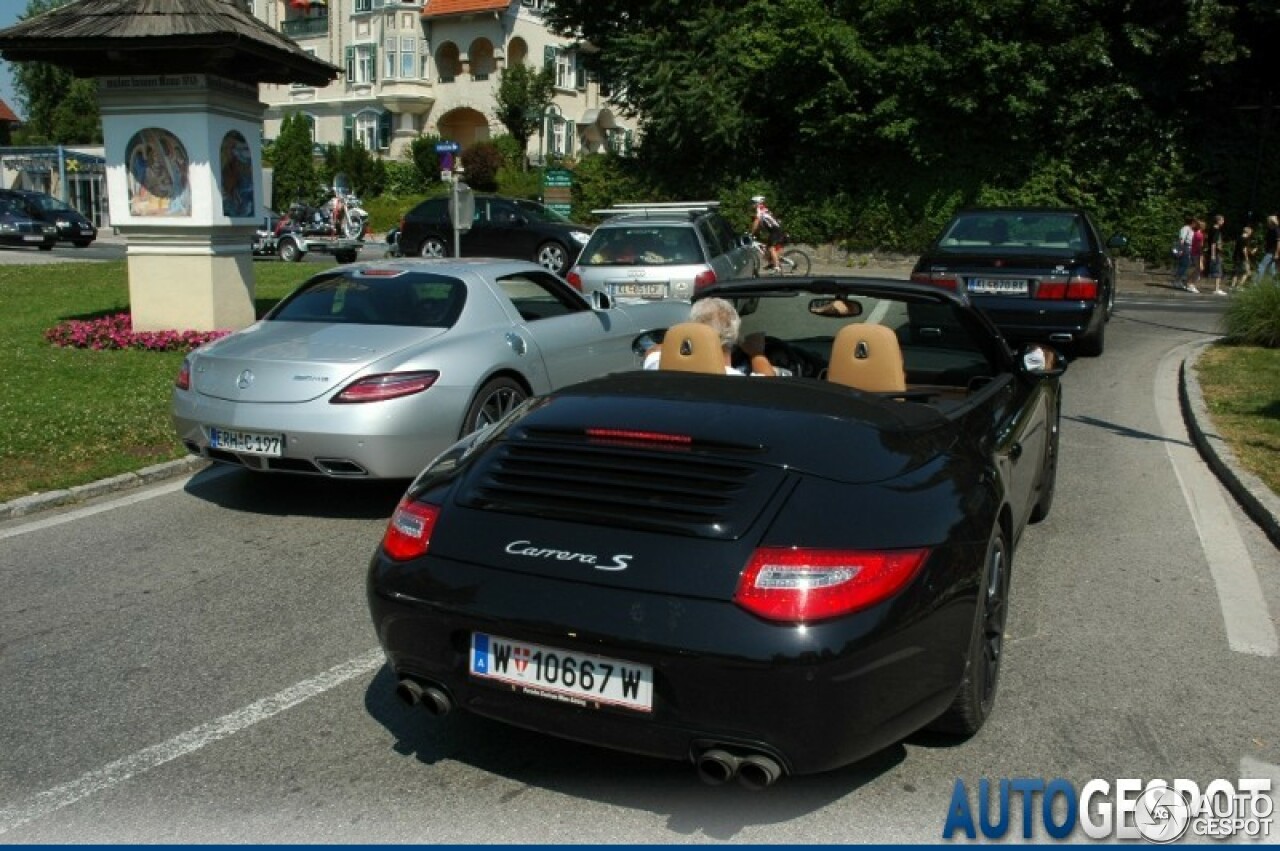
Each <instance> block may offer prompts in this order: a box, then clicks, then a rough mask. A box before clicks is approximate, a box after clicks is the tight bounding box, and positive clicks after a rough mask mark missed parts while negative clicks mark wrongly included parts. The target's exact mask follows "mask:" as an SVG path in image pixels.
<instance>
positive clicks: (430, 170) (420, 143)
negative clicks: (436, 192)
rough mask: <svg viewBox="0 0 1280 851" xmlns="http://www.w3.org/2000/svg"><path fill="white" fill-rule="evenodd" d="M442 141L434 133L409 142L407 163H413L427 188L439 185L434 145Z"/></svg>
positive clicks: (438, 165) (438, 159)
mask: <svg viewBox="0 0 1280 851" xmlns="http://www.w3.org/2000/svg"><path fill="white" fill-rule="evenodd" d="M443 141H444V140H443V139H442V138H440V137H439V136H437V135H435V134H434V133H426V134H423V135H421V136H419V137H418V138H416V139H414V140H413V141H412V142H410V143H409V149H408V151H406V156H407V158H408V159H409V162H411V163H413V165H414V168H416V169H417V170H418V174H420V175H421V176H422V182H423V183H424V184H425V185H426V186H427V187H428V188H432V187H436V186H439V185H440V155H439V154H437V153H436V145H437V144H439V143H440V142H443Z"/></svg>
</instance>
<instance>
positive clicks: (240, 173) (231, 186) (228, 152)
mask: <svg viewBox="0 0 1280 851" xmlns="http://www.w3.org/2000/svg"><path fill="white" fill-rule="evenodd" d="M219 160H220V163H221V166H222V168H221V171H220V175H221V184H222V185H221V191H222V215H224V216H228V217H230V218H233V219H239V218H246V217H251V216H253V215H254V213H255V210H254V204H253V200H254V199H253V152H252V151H251V150H250V149H249V143H248V142H247V141H246V140H245V138H244V136H243V135H242V134H241V133H240V132H239V131H237V130H231V131H228V132H227V134H226V135H225V136H223V137H222V145H221V150H220V151H219Z"/></svg>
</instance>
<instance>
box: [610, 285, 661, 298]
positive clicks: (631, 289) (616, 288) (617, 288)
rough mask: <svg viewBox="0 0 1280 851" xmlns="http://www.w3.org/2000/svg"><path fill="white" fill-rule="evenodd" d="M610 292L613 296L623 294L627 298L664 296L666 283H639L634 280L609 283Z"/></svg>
mask: <svg viewBox="0 0 1280 851" xmlns="http://www.w3.org/2000/svg"><path fill="white" fill-rule="evenodd" d="M609 290H610V292H611V293H612V294H613V295H615V296H624V297H627V298H666V297H667V285H666V284H640V283H634V282H630V281H628V282H626V283H619V284H610V285H609Z"/></svg>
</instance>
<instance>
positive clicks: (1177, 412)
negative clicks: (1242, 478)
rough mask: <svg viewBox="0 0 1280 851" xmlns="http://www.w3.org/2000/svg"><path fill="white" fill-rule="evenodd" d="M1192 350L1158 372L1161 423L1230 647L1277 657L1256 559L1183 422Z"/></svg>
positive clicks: (1167, 360)
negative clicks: (1183, 385) (1182, 383)
mask: <svg viewBox="0 0 1280 851" xmlns="http://www.w3.org/2000/svg"><path fill="white" fill-rule="evenodd" d="M1191 345H1195V344H1190V345H1188V346H1180V347H1179V348H1177V349H1175V350H1174V351H1173V352H1171V353H1170V354H1168V355H1166V356H1165V357H1164V359H1163V360H1161V361H1160V365H1159V367H1157V369H1156V377H1155V402H1156V417H1157V419H1159V421H1160V429H1161V431H1163V432H1164V435H1165V437H1166V438H1167V440H1165V442H1164V446H1165V451H1166V452H1167V453H1168V455H1169V460H1170V462H1171V463H1172V465H1173V472H1174V475H1176V476H1177V478H1178V485H1179V487H1181V489H1182V495H1183V497H1184V498H1185V499H1186V501H1187V506H1188V507H1189V508H1190V509H1191V521H1192V522H1193V523H1194V524H1195V527H1196V534H1197V535H1199V537H1200V547H1201V549H1202V550H1203V551H1204V557H1205V560H1206V561H1207V562H1208V564H1209V574H1210V575H1211V576H1212V577H1213V585H1214V588H1215V589H1216V590H1217V592H1218V605H1219V606H1220V607H1221V609H1222V620H1223V623H1224V625H1225V626H1226V631H1227V644H1228V645H1229V646H1230V647H1231V649H1232V650H1234V651H1236V652H1237V653H1248V654H1251V655H1254V656H1275V655H1276V653H1277V652H1278V650H1280V641H1278V640H1277V638H1276V628H1275V624H1274V623H1272V620H1271V614H1270V612H1268V610H1267V602H1266V597H1265V596H1263V593H1262V585H1261V584H1260V583H1259V582H1258V574H1257V571H1256V570H1254V567H1253V559H1251V558H1250V557H1249V551H1248V550H1247V549H1246V548H1245V545H1244V541H1243V540H1241V538H1240V530H1239V529H1237V528H1236V523H1235V518H1234V516H1233V514H1232V511H1231V506H1230V505H1229V504H1228V502H1227V498H1226V497H1225V496H1224V495H1223V491H1222V485H1221V483H1220V482H1219V481H1218V479H1217V477H1215V476H1214V475H1213V473H1212V472H1211V471H1210V470H1209V467H1208V465H1206V464H1205V463H1204V459H1203V458H1201V457H1200V453H1199V452H1197V451H1196V448H1195V446H1194V445H1193V444H1192V443H1191V438H1190V436H1189V435H1188V434H1187V428H1186V423H1184V422H1183V419H1182V409H1181V406H1180V405H1179V402H1178V369H1179V368H1180V367H1181V365H1182V362H1183V360H1184V359H1185V358H1186V356H1187V354H1188V352H1189V350H1190V346H1191Z"/></svg>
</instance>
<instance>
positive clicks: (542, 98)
mask: <svg viewBox="0 0 1280 851" xmlns="http://www.w3.org/2000/svg"><path fill="white" fill-rule="evenodd" d="M554 85H555V73H554V72H553V71H552V70H551V69H550V68H540V69H538V70H533V69H531V68H529V66H528V65H523V64H522V65H512V66H509V67H507V68H504V69H502V74H501V77H500V79H499V80H498V91H497V94H496V96H495V97H496V99H497V102H498V120H499V121H501V122H502V124H503V126H504V127H506V128H507V132H508V133H510V134H511V136H512V137H513V138H514V139H515V140H516V141H517V142H518V143H519V145H520V153H521V165H522V167H524V168H527V167H528V163H529V160H528V157H527V156H525V151H526V150H527V149H528V146H529V140H530V139H532V138H533V135H534V134H535V133H537V132H538V128H539V127H541V126H542V116H543V113H545V112H546V110H547V106H549V105H550V103H551V97H552V95H553V94H554V91H553V87H554Z"/></svg>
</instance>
